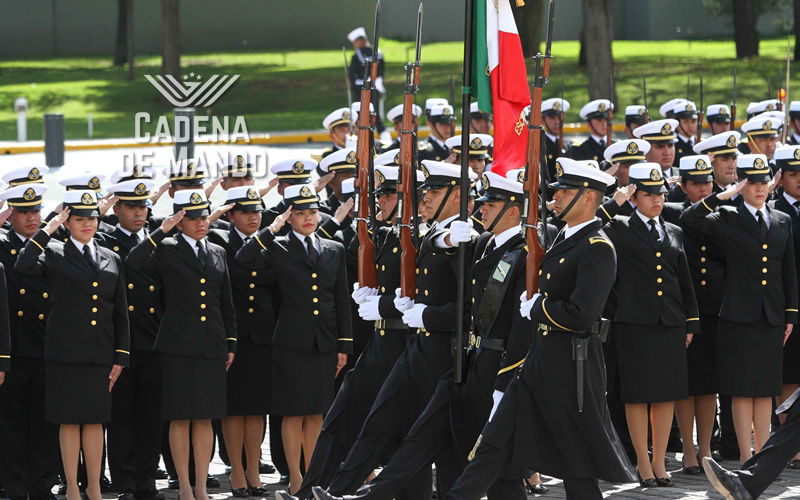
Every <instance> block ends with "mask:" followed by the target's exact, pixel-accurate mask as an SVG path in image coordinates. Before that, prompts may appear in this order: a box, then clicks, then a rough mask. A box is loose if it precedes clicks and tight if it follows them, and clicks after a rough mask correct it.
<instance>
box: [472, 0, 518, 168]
mask: <svg viewBox="0 0 800 500" xmlns="http://www.w3.org/2000/svg"><path fill="white" fill-rule="evenodd" d="M474 9H475V11H474V13H473V21H472V23H473V24H472V37H473V39H472V48H473V50H472V94H473V95H474V96H476V97H477V98H478V107H479V109H480V110H481V111H483V112H485V113H492V115H493V120H494V163H493V164H492V172H494V173H496V174H499V175H505V173H506V172H507V171H508V170H511V169H514V168H522V167H523V166H525V152H526V148H527V141H528V136H527V130H528V127H527V123H526V121H525V116H524V115H523V110H524V109H525V107H526V106H528V105H529V104H530V103H531V95H530V89H529V88H528V75H527V72H526V69H525V57H524V56H523V55H522V44H521V43H520V40H519V32H518V31H517V24H516V22H514V14H513V12H512V11H511V5H510V3H509V0H474Z"/></svg>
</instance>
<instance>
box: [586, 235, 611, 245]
mask: <svg viewBox="0 0 800 500" xmlns="http://www.w3.org/2000/svg"><path fill="white" fill-rule="evenodd" d="M595 243H605V244H606V245H608V246H610V247H613V246H614V245H612V244H611V242H610V241H608V240H607V239H605V238H603V237H602V236H592V237H590V238H589V244H590V245H594V244H595Z"/></svg>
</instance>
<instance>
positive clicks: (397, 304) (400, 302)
mask: <svg viewBox="0 0 800 500" xmlns="http://www.w3.org/2000/svg"><path fill="white" fill-rule="evenodd" d="M412 307H414V300H413V299H409V298H408V297H403V296H402V295H400V289H399V288H398V289H397V290H395V291H394V308H395V309H397V311H398V312H406V311H408V310H409V309H411V308H412Z"/></svg>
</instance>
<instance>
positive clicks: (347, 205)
mask: <svg viewBox="0 0 800 500" xmlns="http://www.w3.org/2000/svg"><path fill="white" fill-rule="evenodd" d="M353 204H355V198H350V199H349V200H347V201H346V202H344V203H342V204H341V205H339V208H337V209H336V213H334V214H333V218H334V219H336V222H338V223H339V224H341V223H342V222H344V220H345V219H346V218H347V216H348V215H350V212H352V211H353Z"/></svg>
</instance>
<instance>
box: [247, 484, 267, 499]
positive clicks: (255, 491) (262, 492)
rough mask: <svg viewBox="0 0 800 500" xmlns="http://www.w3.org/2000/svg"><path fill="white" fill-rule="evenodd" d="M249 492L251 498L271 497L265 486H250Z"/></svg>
mask: <svg viewBox="0 0 800 500" xmlns="http://www.w3.org/2000/svg"><path fill="white" fill-rule="evenodd" d="M247 490H248V493H250V496H251V497H265V496H267V495H269V490H268V489H266V488H264V487H263V486H248V488H247Z"/></svg>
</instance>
